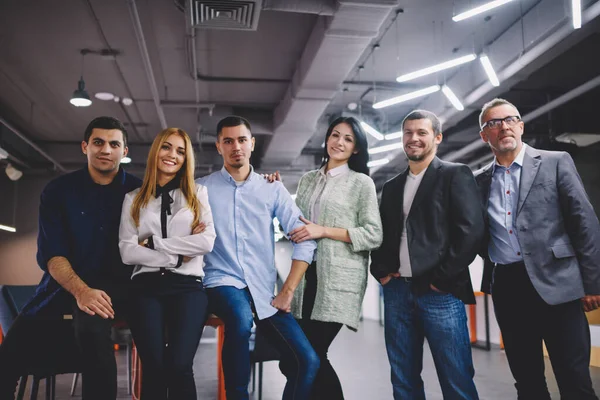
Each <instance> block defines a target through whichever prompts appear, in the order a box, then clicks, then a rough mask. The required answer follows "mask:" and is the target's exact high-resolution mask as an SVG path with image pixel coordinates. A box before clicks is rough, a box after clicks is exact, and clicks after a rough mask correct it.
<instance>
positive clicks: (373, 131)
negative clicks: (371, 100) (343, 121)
mask: <svg viewBox="0 0 600 400" xmlns="http://www.w3.org/2000/svg"><path fill="white" fill-rule="evenodd" d="M373 108H375V106H373ZM360 126H362V128H363V129H364V130H365V132H367V133H368V134H369V135H371V136H373V137H374V138H375V139H377V140H383V135H382V134H381V133H379V131H378V130H377V129H375V128H373V127H372V126H371V125H369V124H367V123H366V122H364V121H361V122H360Z"/></svg>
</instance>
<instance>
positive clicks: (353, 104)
mask: <svg viewBox="0 0 600 400" xmlns="http://www.w3.org/2000/svg"><path fill="white" fill-rule="evenodd" d="M357 108H358V104H356V103H355V102H351V103H348V110H350V111H354V110H356V109H357Z"/></svg>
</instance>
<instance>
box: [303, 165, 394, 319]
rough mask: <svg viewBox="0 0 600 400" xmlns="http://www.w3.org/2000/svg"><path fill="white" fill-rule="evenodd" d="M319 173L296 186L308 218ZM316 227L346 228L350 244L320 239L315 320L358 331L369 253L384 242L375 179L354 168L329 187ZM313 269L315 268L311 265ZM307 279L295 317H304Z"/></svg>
mask: <svg viewBox="0 0 600 400" xmlns="http://www.w3.org/2000/svg"><path fill="white" fill-rule="evenodd" d="M318 178H319V171H318V170H316V171H311V172H308V173H306V174H305V175H304V176H303V177H302V178H301V179H300V182H299V183H298V190H297V191H296V194H297V197H296V204H297V205H298V207H300V209H301V210H302V213H303V214H304V215H306V216H309V215H310V212H309V211H310V210H309V207H310V205H309V203H310V199H311V197H312V195H313V192H314V191H315V188H316V186H317V183H318ZM312 222H314V223H316V224H319V225H322V226H327V227H335V228H345V229H347V230H348V234H349V236H350V239H351V240H352V243H345V242H342V241H339V240H332V239H326V238H323V239H318V240H317V294H316V298H315V305H314V308H313V311H312V314H311V319H313V320H317V321H325V322H338V323H342V324H345V325H347V326H348V327H349V328H350V329H352V330H356V329H357V328H358V322H359V318H360V313H361V307H362V301H363V298H364V295H365V290H366V288H367V275H368V270H369V265H368V264H369V252H370V251H371V250H374V249H376V248H378V247H379V246H380V245H381V242H382V240H383V230H382V226H381V217H380V216H379V208H378V206H377V193H376V190H375V184H374V183H373V180H372V179H371V178H370V177H368V176H367V175H365V174H361V173H358V172H355V171H353V170H350V171H349V172H348V173H346V174H344V175H343V176H340V177H338V178H336V180H335V183H333V184H329V185H326V187H325V189H324V192H323V194H322V197H321V208H320V215H319V220H318V221H312ZM309 268H311V267H309ZM304 285H305V280H304V279H303V280H302V281H301V282H300V284H299V285H298V287H297V288H296V291H295V294H294V299H293V301H292V313H293V315H294V317H295V318H298V319H300V318H301V317H302V300H303V296H304Z"/></svg>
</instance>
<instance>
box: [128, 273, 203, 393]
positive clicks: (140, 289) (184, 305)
mask: <svg viewBox="0 0 600 400" xmlns="http://www.w3.org/2000/svg"><path fill="white" fill-rule="evenodd" d="M133 283H134V286H135V292H134V296H132V299H131V317H130V319H129V324H130V327H131V333H132V334H133V340H134V341H135V345H136V347H137V349H138V353H139V355H140V359H141V360H142V367H143V379H142V395H141V398H143V399H144V400H166V399H174V400H195V399H196V397H197V396H196V383H195V382H194V369H193V366H194V355H195V354H196V350H197V349H198V343H199V342H200V337H201V336H202V330H203V329H204V323H205V321H206V317H207V314H206V313H207V309H208V299H207V296H206V292H205V291H204V287H203V285H202V281H201V280H200V278H197V277H195V276H186V275H179V274H176V273H172V272H168V271H167V272H165V273H164V274H162V273H161V272H158V271H157V272H145V273H142V274H138V275H136V276H135V277H134V278H133ZM167 342H168V346H165V343H167Z"/></svg>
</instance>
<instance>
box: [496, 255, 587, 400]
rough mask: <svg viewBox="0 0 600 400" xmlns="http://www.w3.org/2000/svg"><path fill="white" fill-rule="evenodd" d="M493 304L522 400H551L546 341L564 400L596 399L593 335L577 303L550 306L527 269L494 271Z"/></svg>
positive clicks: (511, 266)
mask: <svg viewBox="0 0 600 400" xmlns="http://www.w3.org/2000/svg"><path fill="white" fill-rule="evenodd" d="M557 290H560V288H557ZM492 298H493V300H494V310H495V312H496V319H497V320H498V325H499V326H500V330H501V331H502V338H503V341H504V347H505V350H506V357H507V358H508V363H509V366H510V370H511V372H512V374H513V377H514V378H515V381H516V383H515V387H516V388H517V393H518V398H519V400H550V394H549V393H548V387H547V385H546V378H545V375H544V356H543V350H542V341H543V342H544V343H545V344H546V348H547V350H548V355H549V356H550V362H551V363H552V369H553V370H554V375H555V376H556V380H557V383H558V387H559V390H560V395H561V399H562V400H586V399H597V397H596V395H595V393H594V389H593V387H592V381H591V378H590V370H589V363H590V346H591V344H590V329H589V325H588V322H587V319H586V317H585V313H584V311H583V308H582V305H581V302H580V301H579V300H575V301H571V302H568V303H564V304H558V305H549V304H547V303H546V302H544V300H542V298H541V297H540V296H539V294H538V293H537V291H536V290H535V288H534V287H533V285H532V283H531V280H530V279H529V276H528V274H527V270H526V269H525V265H524V264H523V263H515V264H509V265H498V266H497V267H496V268H495V269H494V279H493V284H492Z"/></svg>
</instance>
